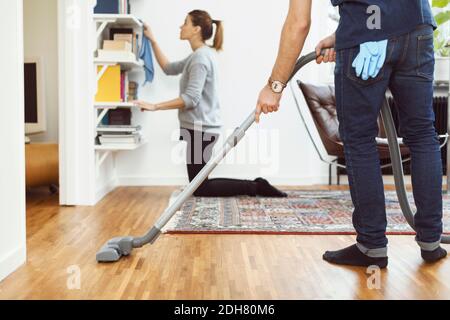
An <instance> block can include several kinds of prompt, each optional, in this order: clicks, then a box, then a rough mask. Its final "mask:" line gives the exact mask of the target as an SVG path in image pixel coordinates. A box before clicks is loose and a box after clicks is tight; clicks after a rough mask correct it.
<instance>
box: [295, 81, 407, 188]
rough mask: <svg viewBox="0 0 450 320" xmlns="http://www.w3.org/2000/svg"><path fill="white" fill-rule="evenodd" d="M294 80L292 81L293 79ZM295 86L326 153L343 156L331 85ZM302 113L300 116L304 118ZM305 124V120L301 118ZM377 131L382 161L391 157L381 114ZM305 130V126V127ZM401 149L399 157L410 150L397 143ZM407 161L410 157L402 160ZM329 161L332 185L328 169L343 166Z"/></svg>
mask: <svg viewBox="0 0 450 320" xmlns="http://www.w3.org/2000/svg"><path fill="white" fill-rule="evenodd" d="M293 83H294V82H293ZM296 86H297V90H298V88H300V90H301V92H302V93H303V96H304V98H305V101H306V104H307V106H308V109H309V111H310V114H311V116H312V119H313V120H314V124H315V126H316V129H317V131H318V134H319V136H320V139H321V140H322V143H323V146H324V147H325V150H326V152H327V154H328V156H332V157H337V158H344V157H345V156H344V146H343V143H342V140H341V138H340V136H339V122H338V118H337V113H336V98H335V93H334V86H331V85H312V84H307V83H304V82H301V81H297V84H296V85H295V84H293V85H292V90H293V91H295V87H296ZM293 93H294V97H295V98H296V99H295V100H296V103H297V107H298V108H299V111H300V114H301V115H302V111H301V108H300V106H299V103H300V102H299V101H298V96H297V97H296V93H295V92H293ZM303 116H304V115H302V118H303ZM303 121H304V122H305V125H306V121H305V119H303ZM378 124H379V128H380V132H379V135H378V137H379V139H377V147H378V151H379V154H380V159H381V160H388V159H390V154H389V147H388V145H387V142H386V140H385V138H386V135H385V131H384V126H383V122H382V121H381V116H380V118H379V120H378ZM307 130H308V128H307ZM308 133H309V134H310V137H311V140H312V142H313V143H314V145H315V147H316V150H317V151H318V152H319V148H318V147H317V146H316V142H315V141H314V139H313V137H312V135H311V133H310V132H309V130H308ZM400 151H401V154H402V156H405V157H408V156H409V154H410V152H409V149H408V147H407V146H406V145H404V144H403V143H400ZM319 156H320V157H321V159H322V160H323V161H325V159H324V157H323V156H321V155H320V152H319ZM404 161H405V162H406V161H409V159H406V160H404ZM325 162H327V163H328V164H329V184H331V168H332V166H333V165H336V166H337V167H343V168H345V166H343V165H339V164H337V159H336V160H334V161H332V162H328V161H325ZM388 166H390V164H387V165H384V166H382V167H388ZM338 184H339V174H338Z"/></svg>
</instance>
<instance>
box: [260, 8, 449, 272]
mask: <svg viewBox="0 0 450 320" xmlns="http://www.w3.org/2000/svg"><path fill="white" fill-rule="evenodd" d="M331 2H332V4H333V5H335V6H339V11H340V15H341V20H340V23H339V27H338V29H337V31H336V33H335V34H333V35H331V36H329V37H327V38H326V39H324V40H322V41H321V42H320V43H319V44H318V46H317V48H316V50H317V53H320V52H321V50H322V49H325V48H332V47H334V48H335V50H333V49H332V50H326V53H325V55H324V56H323V57H320V58H318V61H317V62H318V63H321V62H322V61H324V62H330V61H336V69H335V88H336V106H337V115H338V119H339V132H340V136H341V139H342V140H343V142H344V149H345V158H346V164H347V172H348V177H349V184H350V191H351V196H352V201H353V205H354V207H355V210H354V212H353V225H354V227H355V229H356V232H357V239H356V240H357V243H356V244H354V245H352V246H350V247H348V248H345V249H342V250H339V251H334V252H329V251H327V252H326V253H325V254H324V256H323V258H324V259H325V260H326V261H329V262H331V263H336V264H343V265H353V266H370V265H377V266H379V267H380V268H385V267H386V266H387V264H388V258H387V243H388V241H387V238H386V225H387V222H386V209H385V198H384V187H383V180H382V174H381V168H380V161H379V155H378V151H377V148H376V141H375V138H376V136H377V134H378V124H377V119H378V115H379V112H380V108H381V105H382V103H383V100H384V98H385V92H386V90H387V89H388V88H389V89H390V90H391V92H392V94H393V96H394V99H395V101H396V104H397V106H398V111H399V116H400V117H399V118H400V125H401V127H400V130H401V132H400V133H401V135H402V137H403V138H404V142H405V143H406V144H407V145H408V147H409V148H410V151H411V158H412V159H411V170H412V185H413V190H414V191H413V192H414V200H415V203H416V207H417V214H416V216H415V221H414V222H415V227H416V229H417V236H416V240H417V243H418V244H419V246H420V248H421V254H422V257H423V259H424V260H425V261H427V262H435V261H438V260H440V259H442V258H444V257H446V255H447V252H446V251H445V250H444V249H442V248H441V247H440V239H441V235H442V228H443V227H442V162H441V153H440V149H439V140H438V136H437V133H436V130H435V127H434V123H433V122H434V113H433V108H432V104H433V73H434V49H433V30H434V28H436V23H435V21H434V19H433V16H432V13H431V8H430V4H429V2H428V0H395V1H390V0H358V1H355V0H331ZM310 17H311V0H291V1H290V10H289V14H288V17H287V20H286V23H285V25H284V28H283V33H282V37H281V43H280V49H279V54H278V58H277V61H276V63H275V66H274V68H273V71H272V75H271V77H270V79H269V81H268V85H267V86H266V87H265V88H264V89H263V90H262V91H261V93H260V96H259V99H258V105H257V108H256V119H257V122H259V117H260V114H261V113H265V114H267V113H270V112H275V111H278V108H279V102H280V99H281V95H282V91H283V89H284V88H285V86H286V82H287V79H288V78H289V75H290V73H291V72H292V70H293V67H294V64H295V61H296V59H297V58H298V56H299V55H300V53H301V50H302V48H303V44H304V41H305V38H306V37H307V35H308V31H309V26H310Z"/></svg>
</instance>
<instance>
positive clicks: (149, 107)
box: [131, 100, 158, 112]
mask: <svg viewBox="0 0 450 320" xmlns="http://www.w3.org/2000/svg"><path fill="white" fill-rule="evenodd" d="M131 103H133V104H134V105H135V106H136V107H138V108H140V109H141V111H142V112H144V111H158V106H157V105H156V104H153V103H147V102H144V101H138V100H136V101H132V102H131Z"/></svg>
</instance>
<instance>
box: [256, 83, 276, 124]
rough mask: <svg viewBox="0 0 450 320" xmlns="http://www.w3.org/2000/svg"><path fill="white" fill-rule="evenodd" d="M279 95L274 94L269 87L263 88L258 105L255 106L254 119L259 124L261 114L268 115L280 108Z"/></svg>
mask: <svg viewBox="0 0 450 320" xmlns="http://www.w3.org/2000/svg"><path fill="white" fill-rule="evenodd" d="M280 100H281V93H275V92H273V91H272V89H270V88H269V86H267V85H266V86H265V87H264V88H263V89H262V90H261V93H260V94H259V98H258V104H257V105H256V111H255V119H256V123H259V119H260V116H261V113H264V114H268V113H271V112H277V111H278V109H279V107H280Z"/></svg>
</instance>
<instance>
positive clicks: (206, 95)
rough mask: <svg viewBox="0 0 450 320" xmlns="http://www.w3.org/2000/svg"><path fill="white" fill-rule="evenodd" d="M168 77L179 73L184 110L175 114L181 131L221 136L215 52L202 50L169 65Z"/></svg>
mask: <svg viewBox="0 0 450 320" xmlns="http://www.w3.org/2000/svg"><path fill="white" fill-rule="evenodd" d="M164 72H165V73H166V74H167V75H178V74H180V73H182V76H181V80H180V97H181V99H183V101H184V104H185V107H184V108H183V109H180V110H179V112H178V118H179V120H180V127H181V128H185V129H192V130H201V131H203V132H209V133H220V128H221V126H222V121H221V117H220V105H219V96H218V91H217V90H218V88H217V87H218V84H217V63H216V52H215V50H214V49H212V48H210V47H208V46H203V47H201V48H198V49H197V50H195V51H194V52H193V53H192V54H191V55H190V56H189V57H187V58H186V59H184V60H181V61H178V62H173V63H170V64H168V65H167V66H166V67H165V68H164Z"/></svg>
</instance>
